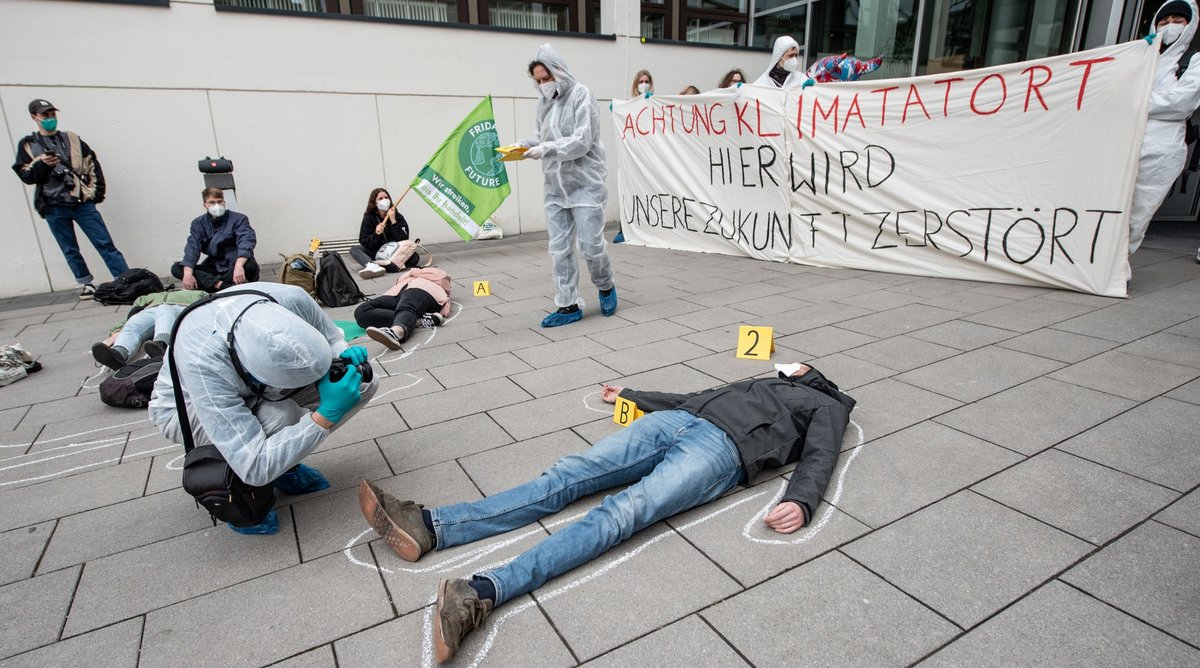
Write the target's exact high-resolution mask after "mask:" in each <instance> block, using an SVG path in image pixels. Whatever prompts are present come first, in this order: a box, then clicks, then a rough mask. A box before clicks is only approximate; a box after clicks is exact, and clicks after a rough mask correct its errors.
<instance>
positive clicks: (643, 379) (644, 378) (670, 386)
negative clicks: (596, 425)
mask: <svg viewBox="0 0 1200 668" xmlns="http://www.w3.org/2000/svg"><path fill="white" fill-rule="evenodd" d="M720 384H721V381H720V380H719V379H717V378H714V377H713V376H710V375H708V374H706V373H702V372H700V371H697V370H695V369H693V368H691V367H689V366H684V365H681V364H676V365H673V366H669V367H663V368H661V369H654V370H653V371H645V372H642V373H635V374H633V375H630V376H624V377H622V378H620V379H618V380H617V381H615V382H613V385H620V386H621V387H632V388H634V389H637V390H653V391H655V392H681V393H687V392H698V391H700V390H707V389H709V388H713V387H716V386H718V385H720ZM599 390H600V388H596V391H597V392H599ZM597 397H599V395H598V394H597V395H596V397H590V398H589V399H588V405H589V406H591V407H593V408H601V407H603V408H604V411H605V412H606V413H607V414H608V415H609V416H611V415H612V408H611V406H610V405H609V404H604V403H602V402H601V401H599V399H598V398H597Z"/></svg>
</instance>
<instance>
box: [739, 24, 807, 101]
mask: <svg viewBox="0 0 1200 668" xmlns="http://www.w3.org/2000/svg"><path fill="white" fill-rule="evenodd" d="M813 83H814V82H813V80H812V79H809V78H808V75H807V74H805V73H804V65H803V62H802V61H801V59H800V45H799V44H797V43H796V40H794V39H792V38H791V37H788V36H787V35H784V36H782V37H780V38H778V39H776V40H775V48H773V49H771V64H770V66H768V67H767V70H766V71H765V72H763V73H762V75H761V76H759V77H758V78H757V79H755V80H754V85H756V86H769V87H771V88H796V87H800V88H808V87H809V86H811V85H813Z"/></svg>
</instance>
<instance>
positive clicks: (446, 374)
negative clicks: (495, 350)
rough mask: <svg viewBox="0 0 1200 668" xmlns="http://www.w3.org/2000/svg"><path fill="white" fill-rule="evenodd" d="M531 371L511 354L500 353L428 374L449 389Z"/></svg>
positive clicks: (434, 370) (437, 368)
mask: <svg viewBox="0 0 1200 668" xmlns="http://www.w3.org/2000/svg"><path fill="white" fill-rule="evenodd" d="M532 370H533V367H531V366H529V365H528V364H526V363H524V362H522V361H521V360H520V359H519V358H517V357H516V356H514V355H512V354H511V353H500V354H498V355H491V356H489V357H481V358H479V359H474V360H468V361H465V362H457V363H454V364H450V365H447V366H442V367H436V368H432V369H430V370H429V373H430V374H432V375H433V377H434V378H436V379H437V380H438V382H439V383H441V384H442V386H443V387H445V388H447V389H449V388H453V387H461V386H463V385H471V384H474V383H478V382H481V381H485V380H491V379H493V378H501V377H504V376H509V375H512V374H517V373H521V372H523V371H532Z"/></svg>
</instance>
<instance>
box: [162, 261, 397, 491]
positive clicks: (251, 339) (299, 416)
mask: <svg viewBox="0 0 1200 668" xmlns="http://www.w3.org/2000/svg"><path fill="white" fill-rule="evenodd" d="M244 289H251V290H258V291H260V292H265V293H267V294H269V295H271V296H272V297H273V298H274V299H275V300H276V301H277V302H278V304H272V303H270V302H267V301H263V303H259V304H255V305H254V306H252V307H250V308H249V309H248V310H246V313H245V315H244V316H242V318H241V320H239V321H238V323H237V328H236V329H235V330H234V346H236V348H237V355H238V359H239V360H240V361H241V363H242V367H243V368H244V370H245V371H246V373H248V374H250V376H252V377H253V378H254V379H256V380H258V381H260V382H262V383H263V384H265V385H266V386H267V389H266V391H265V393H264V395H263V397H262V398H259V397H257V396H256V395H255V393H254V391H253V390H252V389H251V388H250V387H248V386H247V385H246V384H245V383H244V382H243V381H242V379H241V377H240V376H239V375H238V373H237V371H236V369H235V368H234V365H233V362H232V360H231V359H230V355H229V345H228V344H227V342H226V335H227V334H228V332H229V328H230V325H231V324H232V323H233V320H234V319H235V318H237V316H238V314H240V313H241V312H242V310H243V309H246V307H247V306H249V305H250V304H252V303H254V302H255V301H260V300H262V299H263V298H262V297H260V296H258V295H246V296H245V297H225V298H223V299H218V300H216V301H215V302H213V303H211V304H207V305H205V306H202V307H200V308H199V309H197V310H196V311H194V312H193V313H190V314H188V315H187V317H186V318H184V320H183V323H182V324H181V325H180V327H179V333H178V335H177V337H176V342H175V353H174V354H175V361H176V362H178V364H179V380H180V382H181V383H182V384H183V393H184V401H185V402H187V408H188V418H189V422H190V423H191V426H192V436H193V439H194V441H195V443H196V445H197V446H200V445H207V444H210V443H211V444H213V445H215V446H216V447H217V449H218V450H220V451H221V454H222V455H224V456H225V461H227V462H229V466H230V467H231V468H232V469H233V470H234V472H235V473H237V474H238V477H240V478H241V479H242V480H243V481H244V482H246V483H247V484H250V485H266V484H269V483H270V482H271V481H272V480H275V479H276V478H278V477H279V476H280V475H282V474H283V473H284V472H286V471H287V470H288V469H290V468H292V467H293V466H295V465H296V464H299V463H300V460H302V459H304V458H305V457H306V456H307V455H308V454H309V453H311V452H312V451H313V450H316V449H317V446H319V445H320V444H321V442H322V441H324V440H325V437H326V436H328V435H329V433H330V431H332V430H326V429H324V428H322V427H321V426H320V425H318V424H317V423H316V422H313V421H312V419H311V418H310V417H309V416H310V414H311V412H312V409H314V408H316V406H317V405H318V404H319V402H320V395H319V394H318V393H317V389H316V386H315V383H316V382H317V381H318V380H320V379H321V378H322V377H323V376H324V375H325V374H326V372H328V371H329V365H330V363H331V362H332V360H333V358H334V357H336V356H337V355H339V354H340V353H341V352H342V351H344V350H345V349H346V347H347V346H346V342H345V341H344V340H343V335H342V330H340V329H338V326H337V325H335V324H333V321H332V320H330V319H329V316H327V315H325V312H324V311H322V310H321V307H320V306H318V305H317V303H316V302H315V301H313V299H312V297H309V296H308V293H307V292H305V291H304V290H303V289H302V288H298V287H295V286H291V285H282V284H279V283H247V284H244V285H240V286H238V287H234V288H229V289H228V290H227V291H226V292H239V291H241V290H244ZM160 308H161V307H160ZM167 358H168V360H169V358H170V355H168V356H167ZM169 365H170V362H169V361H166V362H164V364H163V368H162V370H161V371H160V372H159V374H158V379H157V380H156V381H155V383H154V392H153V394H152V396H151V398H150V420H151V421H152V422H154V424H155V425H157V426H158V428H159V430H161V431H162V434H163V436H165V437H167V438H168V439H169V440H171V441H172V442H174V443H182V442H183V437H182V434H181V432H180V429H179V418H178V414H177V413H176V411H175V390H174V386H173V385H172V383H171V370H170V366H169ZM378 384H379V380H378V379H377V378H375V379H372V381H371V383H368V384H364V385H363V386H362V388H361V392H362V398H361V399H360V400H359V402H358V405H357V406H355V407H354V408H353V409H351V410H350V411H349V412H348V413H346V415H344V416H343V417H342V419H341V420H339V421H338V422H337V424H335V425H334V428H335V429H336V428H337V427H338V426H340V425H342V424H345V422H346V421H347V420H349V419H350V417H351V416H352V415H353V414H354V413H355V412H356V411H358V410H359V409H360V408H361V407H363V406H365V405H366V404H367V402H369V401H370V400H371V397H372V396H374V394H375V390H376V388H377V387H378ZM296 388H303V389H301V390H300V391H299V392H297V393H296V394H295V395H292V396H291V397H289V398H283V397H284V396H285V395H287V394H288V393H289V392H291V391H292V390H294V389H296ZM274 400H278V401H274Z"/></svg>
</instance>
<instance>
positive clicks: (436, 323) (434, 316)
mask: <svg viewBox="0 0 1200 668" xmlns="http://www.w3.org/2000/svg"><path fill="white" fill-rule="evenodd" d="M444 324H446V321H445V319H443V318H442V314H441V313H426V314H425V315H423V316H421V322H419V323H417V326H418V327H424V328H425V329H433V328H434V327H441V326H442V325H444Z"/></svg>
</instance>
